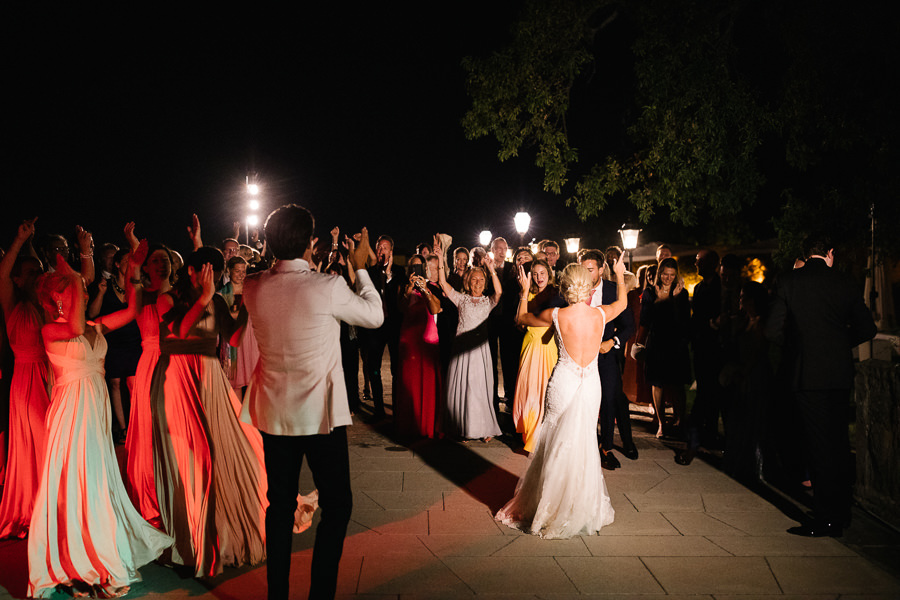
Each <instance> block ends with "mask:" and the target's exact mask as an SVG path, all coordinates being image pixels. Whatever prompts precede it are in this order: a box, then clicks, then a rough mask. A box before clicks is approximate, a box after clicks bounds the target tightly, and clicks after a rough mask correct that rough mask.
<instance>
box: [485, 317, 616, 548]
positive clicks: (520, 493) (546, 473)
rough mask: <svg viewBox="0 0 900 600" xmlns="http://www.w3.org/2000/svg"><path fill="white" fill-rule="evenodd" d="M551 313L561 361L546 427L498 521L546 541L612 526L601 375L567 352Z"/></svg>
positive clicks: (549, 387)
mask: <svg viewBox="0 0 900 600" xmlns="http://www.w3.org/2000/svg"><path fill="white" fill-rule="evenodd" d="M558 313H559V309H558V308H557V309H554V310H553V327H554V331H555V335H556V343H557V346H558V347H559V361H558V362H557V363H556V368H555V369H553V375H552V376H551V377H550V382H549V384H548V385H547V400H546V404H547V406H546V408H545V412H544V422H543V424H542V426H541V430H540V434H539V436H538V441H537V444H536V446H535V450H534V453H533V454H532V456H531V460H530V462H529V463H528V469H527V470H526V471H525V475H523V476H522V478H521V479H520V480H519V483H518V485H517V486H516V493H515V495H514V496H513V498H512V500H510V501H509V502H508V503H507V504H506V506H504V507H503V508H502V509H500V511H499V512H498V513H497V515H496V517H495V518H496V519H497V520H498V521H500V522H502V523H503V524H505V525H508V526H509V527H512V528H514V529H520V530H522V531H525V532H528V533H531V534H534V535H539V536H541V537H542V538H570V537H572V536H575V535H593V534H595V533H597V532H598V531H599V530H600V528H601V527H603V526H605V525H609V524H610V523H612V522H613V518H614V516H615V513H614V511H613V508H612V505H611V504H610V500H609V493H608V492H607V490H606V482H605V481H604V479H603V472H602V469H601V466H600V450H599V449H598V447H597V414H598V412H599V410H600V375H599V373H598V371H597V357H596V356H594V357H593V358H592V359H591V360H590V361H589V362H588V364H587V365H586V366H584V367H582V366H580V365H579V364H578V363H576V362H575V361H574V360H573V359H572V358H571V357H570V356H569V355H568V353H567V352H566V348H565V344H564V343H563V341H562V336H561V335H560V332H559V322H558V320H557V315H558Z"/></svg>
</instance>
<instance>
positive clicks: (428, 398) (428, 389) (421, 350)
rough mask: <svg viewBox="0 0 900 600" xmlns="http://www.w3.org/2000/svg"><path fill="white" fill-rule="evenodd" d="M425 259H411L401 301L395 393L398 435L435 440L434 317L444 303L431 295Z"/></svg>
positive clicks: (438, 373)
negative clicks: (398, 369)
mask: <svg viewBox="0 0 900 600" xmlns="http://www.w3.org/2000/svg"><path fill="white" fill-rule="evenodd" d="M424 267H425V260H424V258H423V257H422V256H421V255H419V254H417V255H415V256H413V257H412V258H410V259H409V273H408V275H409V278H410V282H409V284H408V285H407V286H406V289H405V290H404V291H403V296H402V297H401V299H400V309H401V311H403V321H402V323H401V325H400V345H399V354H400V386H399V388H398V389H397V390H396V392H395V401H394V423H395V424H396V427H397V432H398V433H400V434H403V435H413V436H422V437H429V438H433V437H435V435H436V434H437V415H438V414H439V413H438V400H439V399H440V396H441V360H440V358H441V357H440V348H439V346H438V330H437V322H436V321H435V317H434V316H435V315H436V314H437V313H439V312H441V301H440V299H438V297H437V296H435V295H434V294H432V293H431V291H430V290H429V289H428V286H427V280H426V279H425V277H424V274H425V272H424Z"/></svg>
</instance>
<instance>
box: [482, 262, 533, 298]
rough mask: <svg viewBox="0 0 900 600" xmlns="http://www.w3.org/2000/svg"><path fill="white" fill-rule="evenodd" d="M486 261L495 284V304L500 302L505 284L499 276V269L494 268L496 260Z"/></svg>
mask: <svg viewBox="0 0 900 600" xmlns="http://www.w3.org/2000/svg"><path fill="white" fill-rule="evenodd" d="M485 263H486V264H487V270H488V272H489V273H490V274H491V281H492V282H493V284H494V295H493V296H492V298H493V299H494V304H500V297H501V296H502V295H503V285H502V284H501V283H500V278H499V277H497V271H496V270H495V269H494V261H492V260H487V261H485ZM526 301H527V299H526Z"/></svg>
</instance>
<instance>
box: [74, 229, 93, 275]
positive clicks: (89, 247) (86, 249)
mask: <svg viewBox="0 0 900 600" xmlns="http://www.w3.org/2000/svg"><path fill="white" fill-rule="evenodd" d="M75 234H76V237H77V238H78V251H79V252H80V253H81V276H82V277H84V285H86V286H87V285H91V282H92V281H94V236H93V235H92V234H91V232H90V231H87V230H85V229H84V227H82V226H81V225H77V226H76V227H75Z"/></svg>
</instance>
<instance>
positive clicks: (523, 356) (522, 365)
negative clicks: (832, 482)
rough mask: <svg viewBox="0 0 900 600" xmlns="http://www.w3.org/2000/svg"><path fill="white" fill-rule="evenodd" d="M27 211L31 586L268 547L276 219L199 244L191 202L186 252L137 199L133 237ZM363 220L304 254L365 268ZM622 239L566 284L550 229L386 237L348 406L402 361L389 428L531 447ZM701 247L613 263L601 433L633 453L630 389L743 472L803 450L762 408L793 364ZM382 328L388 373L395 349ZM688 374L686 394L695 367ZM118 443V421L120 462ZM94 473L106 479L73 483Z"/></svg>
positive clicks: (378, 252) (347, 342) (11, 440)
mask: <svg viewBox="0 0 900 600" xmlns="http://www.w3.org/2000/svg"><path fill="white" fill-rule="evenodd" d="M35 225H36V224H35V220H31V221H26V222H24V223H23V224H22V225H21V226H20V227H19V229H18V232H17V235H16V237H15V239H14V240H13V241H12V243H11V244H10V245H9V247H8V249H7V250H6V252H5V254H4V256H3V258H2V261H0V308H2V311H3V315H4V322H5V331H4V332H3V333H4V336H3V340H2V342H3V347H4V350H5V351H4V356H5V357H6V360H5V362H4V363H3V364H2V377H3V381H4V384H5V386H6V389H7V390H8V392H7V393H8V395H9V398H10V415H9V424H10V425H9V429H8V437H7V440H6V442H7V444H8V448H9V450H8V453H7V454H6V457H5V458H6V460H5V461H3V463H2V466H3V467H5V473H4V482H5V485H4V486H3V495H2V501H0V537H4V538H9V537H12V538H24V537H28V540H29V541H28V552H29V562H30V565H31V569H30V575H29V595H31V596H35V597H40V596H44V595H48V594H49V593H52V591H53V589H55V587H56V586H57V585H68V586H74V587H75V588H78V586H87V587H91V586H93V590H94V591H100V592H102V593H103V594H106V595H121V594H123V593H125V592H126V591H127V589H128V585H129V584H130V583H131V582H133V581H134V580H135V578H136V576H137V575H136V568H137V566H140V565H141V564H145V563H146V562H148V561H150V560H153V559H156V558H158V557H160V556H162V557H163V560H165V561H168V562H171V563H174V564H181V565H187V566H189V567H190V568H191V569H193V572H194V574H195V575H196V576H198V577H203V576H212V575H216V574H217V573H219V572H221V570H222V568H223V567H224V566H236V565H242V564H257V563H259V562H261V561H262V560H263V559H264V558H265V539H264V527H263V521H264V519H265V509H266V505H267V499H266V489H267V480H266V469H265V462H264V458H263V444H262V438H261V437H260V433H259V431H258V430H256V429H255V428H254V427H252V426H250V425H249V424H247V423H246V422H244V421H242V420H241V418H240V415H241V410H242V406H241V400H242V398H243V396H244V394H245V391H246V388H247V385H248V383H249V382H250V379H251V375H252V373H253V370H254V368H255V366H256V363H257V361H258V359H259V350H258V348H257V343H256V340H255V338H254V334H253V327H252V324H251V323H249V322H248V321H249V319H248V312H247V309H246V307H245V306H244V301H243V298H244V282H245V279H246V277H247V275H248V274H249V273H253V272H257V271H262V270H265V269H267V268H268V267H269V266H270V265H269V260H268V259H267V254H268V253H267V252H266V248H265V244H264V242H263V241H261V240H260V239H258V237H257V236H256V235H254V238H253V240H252V245H242V244H240V243H239V242H238V240H237V236H235V237H233V238H228V239H226V240H224V241H223V242H222V243H221V244H220V246H219V247H213V246H206V245H204V243H203V239H202V236H201V229H200V221H199V219H198V218H197V217H196V216H195V217H194V219H193V222H192V224H191V225H190V226H189V227H188V233H189V237H190V241H191V243H192V246H193V251H192V252H191V253H190V254H189V255H187V258H186V259H185V258H183V257H182V256H181V255H180V254H179V253H178V252H175V251H174V250H172V249H171V248H169V247H167V246H166V245H163V244H161V243H153V244H148V243H147V241H142V240H139V239H138V237H137V235H136V233H135V231H136V227H135V224H134V223H129V224H127V225H126V226H125V228H124V244H123V246H122V247H121V248H119V247H118V246H117V245H115V244H113V243H104V244H102V245H100V246H99V247H97V248H96V249H95V247H94V242H93V239H92V236H91V234H90V233H89V232H88V231H86V230H84V229H82V228H80V227H79V228H78V229H77V235H76V238H77V248H76V253H77V257H76V258H77V260H72V259H71V257H70V250H69V246H68V242H67V240H66V239H65V237H63V236H58V235H44V236H39V237H38V238H35ZM35 239H39V240H42V243H40V244H37V243H35V242H34V240H35ZM357 243H359V238H358V236H356V237H354V236H348V235H343V236H342V235H341V232H340V230H339V229H338V228H334V229H333V230H332V231H331V235H330V236H329V237H327V238H326V237H323V238H322V239H321V240H319V243H318V244H317V245H316V247H315V251H314V252H313V253H312V257H311V259H310V267H311V268H312V269H314V270H317V271H319V272H321V273H330V274H334V275H335V276H338V277H343V278H345V279H346V280H347V282H348V283H349V284H351V286H352V284H353V283H354V278H355V277H356V274H355V272H354V270H353V269H351V268H348V256H349V255H350V253H352V252H354V249H355V246H356V244H357ZM621 256H622V250H621V249H620V248H618V247H616V246H611V247H609V248H607V249H606V250H605V251H600V250H594V249H585V250H582V251H580V252H579V253H578V256H577V259H576V262H577V263H578V264H579V265H580V267H579V269H580V271H579V273H578V276H583V277H585V278H586V280H585V281H586V283H585V284H584V287H585V289H584V290H583V292H584V293H583V294H581V295H573V294H572V293H561V290H560V287H559V285H558V278H559V277H560V274H561V273H562V271H563V267H564V265H563V264H562V262H561V256H560V250H559V245H558V244H557V243H556V242H553V241H550V240H544V241H543V242H541V243H540V244H539V245H538V250H537V252H533V251H532V248H530V247H520V248H513V249H510V248H509V246H508V244H507V242H506V240H505V239H504V238H502V237H497V238H495V239H494V240H493V241H492V242H491V243H490V246H489V248H488V249H485V248H483V247H481V246H476V247H474V248H465V247H462V246H458V247H454V246H453V244H452V238H450V236H448V235H446V234H438V235H435V236H434V237H433V239H429V240H427V241H423V243H421V244H419V245H418V246H417V247H416V248H415V252H414V253H412V255H411V256H410V257H409V258H408V259H406V260H405V261H402V262H404V263H405V265H404V266H400V265H399V264H397V262H395V248H394V242H393V240H392V239H391V237H389V236H388V235H382V236H380V237H378V238H377V240H376V241H375V244H374V248H369V260H368V267H367V269H366V271H367V272H368V275H369V277H370V278H371V281H372V283H373V284H374V286H375V288H376V290H377V292H378V295H379V297H380V299H381V303H382V308H383V314H384V320H383V324H382V325H380V326H379V327H377V328H366V327H362V326H356V325H350V324H347V323H341V328H340V348H341V357H342V365H343V373H344V380H345V381H344V383H345V386H346V389H347V397H348V402H349V408H350V410H351V412H355V413H358V414H359V415H360V416H361V417H362V416H365V417H366V418H368V419H370V420H372V421H374V422H383V421H385V420H387V419H388V418H389V415H388V412H387V411H386V410H385V393H384V389H385V386H384V378H385V377H387V376H390V377H391V383H392V389H393V395H392V400H393V403H392V413H391V415H390V418H392V419H393V426H394V427H395V429H396V431H397V433H399V434H401V435H405V436H410V437H428V438H435V437H449V438H452V439H457V440H461V441H462V442H464V443H468V442H470V441H472V440H482V441H489V440H491V439H492V438H494V437H496V436H500V435H502V434H504V433H507V434H510V435H511V436H514V438H515V439H516V440H518V443H520V444H521V445H522V447H523V448H524V450H525V451H526V452H533V451H534V450H535V446H536V443H537V441H538V439H539V438H540V430H541V427H542V424H543V423H544V422H545V408H546V406H547V404H546V398H545V395H546V393H547V389H548V382H549V381H550V378H551V374H552V372H553V370H554V367H555V366H556V365H557V361H558V360H560V349H559V348H558V347H557V341H556V339H555V336H554V322H553V321H552V320H551V319H550V316H549V315H551V314H553V315H555V314H556V313H555V309H564V308H566V307H571V304H570V303H571V302H577V303H579V304H580V303H583V304H585V305H588V306H591V307H597V308H601V307H602V308H604V310H605V309H606V307H608V306H609V305H611V304H614V303H615V302H616V300H617V293H618V292H619V290H618V288H617V284H616V283H615V281H614V280H615V276H616V273H615V272H614V268H613V266H614V265H618V266H619V267H621ZM696 267H697V272H698V274H699V276H700V277H701V278H702V281H701V282H700V283H699V284H697V285H696V287H695V288H694V290H693V298H691V297H689V293H688V290H687V289H686V288H685V285H684V280H683V277H682V275H681V274H680V269H679V263H678V261H677V260H676V258H675V257H673V256H672V253H671V249H670V248H669V247H668V246H666V245H661V246H659V248H658V251H657V261H656V262H655V263H654V264H651V265H645V266H642V267H640V268H639V269H638V270H637V272H636V273H634V274H632V273H628V272H625V273H624V275H623V274H622V273H618V275H619V277H620V279H623V280H624V286H625V288H624V289H625V291H626V292H627V308H624V310H621V309H617V310H615V311H612V312H609V318H608V319H607V318H606V317H604V318H603V319H602V328H603V332H602V336H600V337H598V339H597V342H598V343H599V355H598V358H597V369H598V372H599V386H600V389H601V390H602V393H601V397H602V402H601V403H600V404H599V409H598V414H597V415H595V417H596V419H597V422H598V424H599V433H598V440H597V442H596V443H597V444H599V449H600V460H601V464H602V467H603V468H605V469H615V468H618V467H620V466H621V463H620V462H619V460H618V459H617V457H616V456H615V454H614V452H613V451H614V439H615V438H614V430H615V428H618V431H619V438H620V442H621V444H620V447H619V451H620V452H621V453H622V454H623V455H624V456H625V457H627V458H629V459H631V460H634V459H637V458H638V449H637V447H636V446H635V444H634V441H633V436H632V431H631V415H630V410H629V405H630V401H636V402H638V403H644V404H648V405H650V406H652V408H653V410H652V414H653V415H654V423H653V427H654V428H655V430H656V435H657V436H658V437H673V438H678V439H681V440H684V441H685V442H686V444H685V449H684V450H683V451H681V452H679V453H678V455H677V456H676V458H675V460H676V462H678V463H679V464H682V465H687V464H690V462H691V461H692V460H693V459H694V457H695V455H696V454H697V452H698V451H699V450H700V449H701V448H704V447H705V448H708V449H712V448H724V450H725V459H726V467H727V469H728V470H729V471H730V472H731V473H733V474H735V475H737V476H754V475H758V474H759V471H760V469H761V468H762V464H763V463H762V458H763V457H764V456H766V455H767V452H771V455H772V456H776V455H777V456H779V457H792V456H797V453H796V452H795V451H794V450H795V449H793V448H789V447H785V444H786V443H787V442H786V441H785V440H789V439H790V436H778V435H777V433H778V432H777V431H767V430H765V429H764V424H765V423H768V422H770V420H769V419H767V418H765V413H766V411H769V410H770V409H771V406H772V403H773V402H774V401H775V400H773V399H775V398H777V395H776V393H775V391H776V390H777V389H780V388H779V386H777V385H776V382H777V381H778V377H779V376H784V375H783V373H779V372H778V370H777V366H778V363H777V361H776V362H775V363H773V362H772V360H770V354H771V353H770V347H769V345H768V342H767V340H766V337H765V335H764V331H765V324H766V319H767V316H768V314H769V308H770V304H771V296H770V293H769V290H767V289H766V287H764V286H763V285H762V284H760V283H756V282H753V281H750V280H747V279H745V278H744V277H743V275H742V267H743V261H742V260H741V259H739V258H737V257H735V256H733V255H727V256H724V257H722V258H721V259H720V258H719V257H718V255H717V254H716V253H715V252H714V251H712V250H701V251H700V252H699V253H698V254H697V255H696ZM620 270H621V269H620ZM570 278H571V276H570ZM588 280H589V281H588ZM570 283H571V282H570ZM588 283H589V285H588ZM573 298H577V300H573ZM619 302H620V303H622V304H623V306H624V302H625V300H624V299H620V300H619ZM579 310H580V309H579ZM576 313H578V314H580V312H579V311H574V312H572V313H563V314H576ZM554 318H555V317H554ZM568 318H569V317H566V319H568ZM578 318H585V317H581V316H579V317H578ZM585 322H588V321H587V320H586V321H585ZM590 322H593V321H590ZM598 335H600V334H598ZM601 338H602V340H601ZM385 350H387V351H388V357H389V365H390V373H389V374H388V373H382V363H383V357H384V353H385ZM692 357H693V361H692V360H691V358H692ZM773 364H774V366H773ZM360 368H361V369H362V373H363V377H362V380H363V387H362V389H360V386H359V380H360V378H359V373H360ZM578 368H582V367H578ZM501 377H502V380H503V381H502V390H503V395H502V396H501V394H500V389H501V388H500V378H501ZM695 380H696V385H697V388H696V390H697V393H696V399H695V401H694V403H693V406H692V408H691V410H690V413H688V412H687V408H686V389H687V387H688V386H689V385H690V384H691V382H692V381H695ZM626 391H628V392H629V393H630V394H631V396H632V398H629V397H628V394H626ZM245 410H246V407H245ZM670 410H671V413H670ZM363 411H365V412H366V413H368V414H366V415H364V414H363ZM670 415H671V416H670ZM720 418H721V419H722V422H723V424H724V438H723V436H722V433H721V431H720V428H719V421H720ZM115 445H124V451H125V452H124V454H125V457H126V459H125V469H124V471H123V472H121V473H120V472H119V468H118V465H117V462H116V459H115ZM790 467H791V468H792V469H795V470H796V477H797V480H798V481H802V480H805V479H807V478H808V477H807V476H806V475H805V474H804V469H805V465H804V464H803V463H802V461H795V462H794V463H792V464H791V465H790ZM601 484H602V482H601ZM85 489H90V490H92V493H91V494H89V495H88V496H84V495H83V493H82V494H81V495H79V493H78V490H85ZM603 489H604V493H605V487H604V488H603ZM309 492H310V493H309V494H308V495H307V496H304V497H301V498H300V499H299V501H298V509H297V513H296V515H295V530H297V531H299V530H302V529H303V528H304V527H305V526H307V525H308V523H309V520H310V519H311V513H312V512H313V511H314V510H315V509H316V493H315V491H314V490H310V491H309ZM609 518H610V519H611V516H610V517H609ZM604 522H606V521H604ZM117 524H118V525H122V526H121V527H117V526H116V525H117ZM597 528H599V526H598V527H597ZM76 537H77V539H76ZM88 543H90V544H93V547H92V548H86V547H85V544H88Z"/></svg>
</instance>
